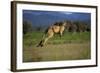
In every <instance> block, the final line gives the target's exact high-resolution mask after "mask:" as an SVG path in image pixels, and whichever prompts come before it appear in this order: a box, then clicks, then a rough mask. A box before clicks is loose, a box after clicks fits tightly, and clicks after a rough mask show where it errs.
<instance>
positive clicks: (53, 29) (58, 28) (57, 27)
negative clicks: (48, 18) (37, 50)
mask: <svg viewBox="0 0 100 73" xmlns="http://www.w3.org/2000/svg"><path fill="white" fill-rule="evenodd" d="M65 26H66V22H57V23H55V24H53V25H52V26H50V27H49V28H48V29H47V30H46V32H45V34H44V36H43V38H42V40H41V41H40V43H39V44H38V46H41V47H42V46H44V45H45V44H46V42H47V41H48V40H49V39H50V38H52V37H53V36H54V34H55V33H59V34H60V37H61V36H62V34H63V32H64V30H65Z"/></svg>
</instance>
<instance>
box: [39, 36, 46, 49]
mask: <svg viewBox="0 0 100 73" xmlns="http://www.w3.org/2000/svg"><path fill="white" fill-rule="evenodd" d="M45 36H46V34H44V35H43V37H42V39H41V41H40V42H39V44H38V45H37V47H40V46H41V47H43V46H44V39H45Z"/></svg>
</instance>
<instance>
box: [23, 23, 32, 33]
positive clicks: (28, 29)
mask: <svg viewBox="0 0 100 73" xmlns="http://www.w3.org/2000/svg"><path fill="white" fill-rule="evenodd" d="M31 31H32V23H31V22H30V21H24V22H23V33H24V34H26V33H28V32H31Z"/></svg>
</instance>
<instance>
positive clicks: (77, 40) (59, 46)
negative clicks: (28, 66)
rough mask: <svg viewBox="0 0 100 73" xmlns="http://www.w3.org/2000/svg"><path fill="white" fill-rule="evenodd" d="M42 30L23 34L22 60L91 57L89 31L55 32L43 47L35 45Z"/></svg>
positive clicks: (39, 38)
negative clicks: (61, 33) (61, 34)
mask: <svg viewBox="0 0 100 73" xmlns="http://www.w3.org/2000/svg"><path fill="white" fill-rule="evenodd" d="M42 36H43V32H30V33H27V34H25V35H24V36H23V62H38V61H56V60H81V59H90V58H91V49H90V32H81V33H78V32H77V33H71V32H65V33H64V34H63V36H62V37H61V38H60V36H59V35H58V34H56V35H55V36H54V37H53V38H51V39H49V40H48V42H47V44H46V45H45V46H44V47H36V46H37V44H38V43H39V42H40V40H41V39H42Z"/></svg>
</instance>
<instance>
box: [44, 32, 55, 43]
mask: <svg viewBox="0 0 100 73" xmlns="http://www.w3.org/2000/svg"><path fill="white" fill-rule="evenodd" d="M53 35H54V32H51V33H48V35H47V37H46V38H45V39H44V42H43V45H45V44H46V43H47V41H48V40H49V39H50V38H52V37H53Z"/></svg>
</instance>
